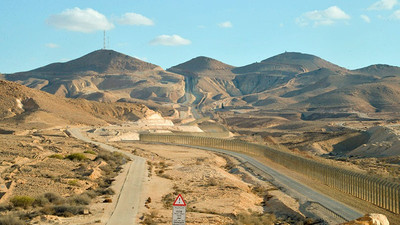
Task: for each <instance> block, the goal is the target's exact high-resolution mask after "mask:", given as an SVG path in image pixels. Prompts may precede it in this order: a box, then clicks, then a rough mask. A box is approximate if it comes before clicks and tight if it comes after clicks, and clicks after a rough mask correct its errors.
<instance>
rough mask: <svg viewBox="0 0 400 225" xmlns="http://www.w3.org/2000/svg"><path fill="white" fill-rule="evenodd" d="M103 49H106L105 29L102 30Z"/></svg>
mask: <svg viewBox="0 0 400 225" xmlns="http://www.w3.org/2000/svg"><path fill="white" fill-rule="evenodd" d="M103 49H106V30H104V37H103Z"/></svg>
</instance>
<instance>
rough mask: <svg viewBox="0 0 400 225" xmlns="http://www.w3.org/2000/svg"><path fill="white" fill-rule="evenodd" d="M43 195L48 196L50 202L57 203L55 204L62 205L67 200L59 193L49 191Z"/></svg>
mask: <svg viewBox="0 0 400 225" xmlns="http://www.w3.org/2000/svg"><path fill="white" fill-rule="evenodd" d="M43 196H44V197H45V198H47V200H48V201H49V202H50V203H52V204H55V205H61V204H63V203H64V202H65V199H64V198H63V197H61V196H60V195H59V194H57V193H52V192H48V193H45V194H44V195H43Z"/></svg>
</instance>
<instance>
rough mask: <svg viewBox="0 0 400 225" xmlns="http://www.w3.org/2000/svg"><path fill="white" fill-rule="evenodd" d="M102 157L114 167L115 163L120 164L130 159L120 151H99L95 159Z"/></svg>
mask: <svg viewBox="0 0 400 225" xmlns="http://www.w3.org/2000/svg"><path fill="white" fill-rule="evenodd" d="M99 159H102V160H104V161H106V162H107V163H108V164H110V165H112V167H116V164H118V165H122V164H125V163H126V162H127V161H129V160H130V159H129V158H128V157H127V156H125V155H124V154H122V153H119V152H108V151H101V152H99V154H98V155H97V157H96V159H95V160H99Z"/></svg>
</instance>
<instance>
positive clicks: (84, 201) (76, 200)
mask: <svg viewBox="0 0 400 225" xmlns="http://www.w3.org/2000/svg"><path fill="white" fill-rule="evenodd" d="M91 201H92V199H91V198H90V197H89V196H88V195H86V194H81V195H76V196H74V197H72V198H70V199H69V202H71V203H73V204H75V205H89V204H90V202H91Z"/></svg>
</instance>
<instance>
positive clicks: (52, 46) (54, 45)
mask: <svg viewBox="0 0 400 225" xmlns="http://www.w3.org/2000/svg"><path fill="white" fill-rule="evenodd" d="M45 46H46V47H47V48H58V47H60V46H59V45H58V44H54V43H47V44H45Z"/></svg>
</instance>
